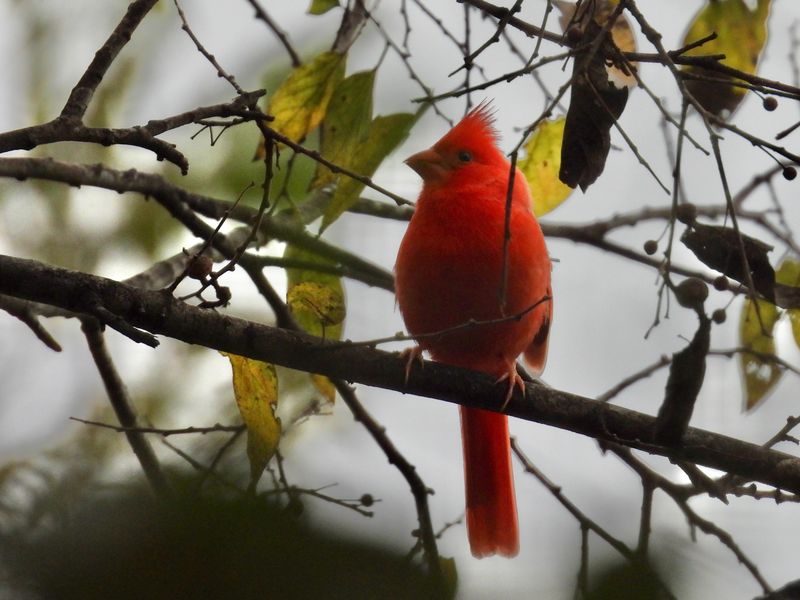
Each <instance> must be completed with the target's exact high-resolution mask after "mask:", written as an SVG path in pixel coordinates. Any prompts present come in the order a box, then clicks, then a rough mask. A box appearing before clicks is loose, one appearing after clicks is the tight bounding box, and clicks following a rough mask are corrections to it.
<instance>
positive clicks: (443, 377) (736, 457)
mask: <svg viewBox="0 0 800 600" xmlns="http://www.w3.org/2000/svg"><path fill="white" fill-rule="evenodd" d="M87 290H88V291H90V292H91V296H93V297H94V298H96V299H99V300H100V301H101V302H102V304H103V306H104V307H105V308H106V309H107V310H108V311H110V312H112V313H113V314H115V315H117V316H118V317H119V318H120V319H124V320H126V321H128V322H129V323H130V324H131V325H133V326H135V327H140V328H142V329H146V330H148V331H151V332H153V333H155V334H161V335H166V336H169V337H172V338H175V339H179V340H182V341H184V342H187V343H189V344H198V345H202V346H206V347H209V348H214V349H217V350H223V351H226V352H233V353H235V354H240V355H243V356H248V357H250V358H255V359H258V360H263V361H267V362H273V363H276V364H279V365H284V366H287V367H290V368H293V369H298V370H302V371H306V372H311V373H320V374H323V375H327V376H328V377H336V378H340V379H344V380H346V381H354V382H359V383H363V384H366V385H371V386H376V387H382V388H385V389H391V390H396V391H399V392H404V393H411V394H416V395H419V396H426V397H430V398H438V399H441V400H445V401H448V402H452V403H455V404H462V405H464V406H469V407H473V408H483V409H487V410H497V409H498V408H499V407H500V406H502V404H503V396H504V393H503V390H502V389H500V388H499V387H498V386H496V385H494V380H493V378H492V377H489V376H488V375H484V374H480V373H475V372H472V371H469V370H466V369H461V368H458V367H453V366H449V365H443V364H438V363H430V362H429V363H426V366H425V368H424V369H415V370H414V371H413V372H412V374H411V377H410V379H409V381H408V384H406V383H405V364H404V362H403V361H402V360H401V359H400V358H398V356H397V355H396V354H391V353H387V352H383V351H380V350H373V349H371V348H366V347H361V346H348V345H347V344H342V343H341V342H336V343H331V342H326V341H323V340H320V339H319V338H315V337H313V336H310V335H307V334H304V333H301V332H295V331H286V330H283V329H276V328H274V327H268V326H266V325H262V324H259V323H253V322H250V321H245V320H242V319H236V318H233V317H229V316H226V315H222V314H219V313H216V312H213V311H206V310H202V309H198V308H195V307H192V306H188V305H186V304H183V303H181V302H179V301H177V300H175V299H174V298H173V297H172V296H170V295H168V294H165V293H163V292H152V291H147V290H141V289H136V288H132V287H130V286H127V285H124V284H121V283H118V282H116V281H113V280H111V279H106V278H102V277H97V276H94V275H89V274H85V273H80V272H76V271H70V270H67V269H62V268H57V267H53V266H48V265H45V264H43V263H40V262H37V261H32V260H26V259H21V258H13V257H8V256H3V255H0V293H4V294H8V295H11V296H15V297H18V298H23V299H27V300H32V301H36V302H43V303H45V304H52V305H55V306H59V307H61V308H64V309H67V310H71V311H76V312H83V311H85V310H87V307H86V306H85V301H86V297H87V294H86V291H87ZM506 412H507V413H508V414H509V415H511V416H514V417H517V418H520V419H524V420H528V421H536V422H539V423H543V424H546V425H551V426H554V427H559V428H562V429H566V430H569V431H573V432H575V433H580V434H582V435H586V436H589V437H593V438H596V439H601V440H607V441H611V442H615V443H618V444H621V445H624V446H627V447H629V448H636V449H640V450H644V451H646V452H649V453H651V454H658V455H662V456H667V457H669V458H670V459H672V460H683V461H689V462H693V463H696V464H700V465H705V466H708V467H712V468H715V469H719V470H722V471H726V472H730V473H734V474H736V475H740V476H742V477H744V478H745V479H747V480H749V481H759V482H762V483H766V484H769V485H772V486H775V487H778V488H781V489H784V490H787V491H790V492H793V493H800V459H798V458H796V457H794V456H790V455H788V454H784V453H782V452H777V451H775V450H769V449H765V448H762V447H760V446H756V445H754V444H750V443H748V442H743V441H740V440H737V439H734V438H730V437H727V436H724V435H720V434H717V433H712V432H709V431H704V430H701V429H695V428H689V429H688V430H687V432H686V435H685V436H684V441H683V444H682V445H681V446H679V447H666V446H663V445H659V444H656V443H654V442H652V441H650V440H651V439H652V431H653V426H654V423H655V418H654V417H652V416H650V415H645V414H643V413H639V412H636V411H632V410H628V409H625V408H622V407H618V406H613V405H609V404H605V403H602V402H597V401H596V400H591V399H588V398H584V397H581V396H577V395H575V394H570V393H568V392H563V391H560V390H555V389H550V388H546V387H544V386H541V385H536V384H528V385H527V390H526V396H525V398H524V399H523V398H522V397H521V396H520V394H516V395H515V396H514V397H513V398H512V399H511V400H510V401H509V403H508V407H507V411H506Z"/></svg>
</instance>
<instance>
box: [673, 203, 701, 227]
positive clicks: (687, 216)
mask: <svg viewBox="0 0 800 600" xmlns="http://www.w3.org/2000/svg"><path fill="white" fill-rule="evenodd" d="M675 216H676V217H677V218H678V221H680V222H681V223H683V224H684V225H691V224H692V223H694V220H695V219H696V218H697V207H696V206H695V205H694V204H692V203H691V202H687V203H685V204H679V205H678V207H677V208H676V209H675Z"/></svg>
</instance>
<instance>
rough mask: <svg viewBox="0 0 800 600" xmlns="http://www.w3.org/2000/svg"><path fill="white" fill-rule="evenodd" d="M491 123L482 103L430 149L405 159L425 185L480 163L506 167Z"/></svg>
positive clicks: (491, 115)
mask: <svg viewBox="0 0 800 600" xmlns="http://www.w3.org/2000/svg"><path fill="white" fill-rule="evenodd" d="M493 123H494V117H493V114H492V109H491V106H490V104H489V103H487V102H482V103H481V104H479V105H478V106H477V107H475V108H474V109H472V110H471V111H470V112H469V113H468V114H467V115H466V116H465V117H464V118H463V119H461V121H460V122H459V123H458V124H457V125H456V126H455V127H453V128H452V129H451V130H450V131H449V132H448V133H447V134H446V135H445V136H444V137H443V138H442V139H440V140H439V141H438V142H436V143H435V144H434V145H433V146H432V147H431V148H428V149H427V150H423V151H422V152H417V153H416V154H414V155H412V156H410V157H408V158H407V159H406V161H405V162H406V164H407V165H408V166H409V167H411V168H412V169H414V170H415V171H416V172H417V173H418V174H419V176H420V177H422V180H423V181H424V182H425V183H426V184H440V183H446V182H448V181H450V180H451V178H452V177H453V176H454V175H455V174H456V173H462V172H464V171H467V172H469V171H470V170H472V169H475V168H476V166H479V165H480V166H489V167H494V166H500V167H505V168H508V161H506V159H505V157H504V156H503V153H502V152H500V149H499V148H498V147H497V140H498V135H497V131H496V130H495V129H494V126H493Z"/></svg>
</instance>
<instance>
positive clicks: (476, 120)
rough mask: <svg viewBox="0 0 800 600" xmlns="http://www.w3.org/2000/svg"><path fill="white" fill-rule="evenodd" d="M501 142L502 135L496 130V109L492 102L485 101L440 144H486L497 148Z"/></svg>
mask: <svg viewBox="0 0 800 600" xmlns="http://www.w3.org/2000/svg"><path fill="white" fill-rule="evenodd" d="M499 140H500V135H499V134H498V133H497V130H496V129H495V128H494V108H493V107H492V105H491V101H490V100H484V101H483V102H481V103H480V104H478V106H476V107H475V108H473V109H472V110H471V111H469V112H468V113H467V115H466V116H465V117H464V118H463V119H461V121H459V122H458V124H456V126H455V127H453V128H452V129H451V130H450V131H449V132H448V133H447V135H445V136H444V137H443V138H442V139H441V140H440V141H439V144H442V145H446V146H453V147H456V146H466V147H474V146H481V145H485V144H491V145H492V146H497V143H498V142H499ZM439 144H437V145H439Z"/></svg>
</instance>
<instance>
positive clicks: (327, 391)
mask: <svg viewBox="0 0 800 600" xmlns="http://www.w3.org/2000/svg"><path fill="white" fill-rule="evenodd" d="M284 258H287V259H293V260H301V261H304V262H308V263H312V264H318V265H320V266H330V265H332V264H333V263H332V262H331V261H328V260H325V259H324V258H321V257H320V256H318V255H316V254H313V253H311V252H307V251H305V250H301V249H300V248H296V247H295V246H291V245H288V246H287V247H286V250H285V252H284ZM286 275H287V280H288V291H287V293H286V303H287V305H288V306H289V310H290V311H291V312H292V315H293V316H294V318H295V319H296V320H297V322H298V324H299V325H300V326H301V327H302V328H303V329H305V330H306V331H307V332H309V333H311V334H313V335H316V336H319V337H322V338H325V339H329V340H338V339H340V338H341V337H342V328H343V325H344V319H345V316H346V313H347V308H346V304H345V298H344V287H343V286H342V280H341V278H340V277H339V276H338V275H333V274H331V273H324V272H320V271H315V270H314V269H311V268H307V269H287V270H286ZM311 381H312V383H313V384H314V387H316V388H317V390H318V391H319V392H320V394H322V396H323V398H324V399H325V400H327V401H328V402H333V401H334V400H335V398H336V388H335V387H334V385H333V384H332V383H331V381H330V380H329V379H328V378H327V377H324V376H322V375H316V374H312V375H311Z"/></svg>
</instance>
